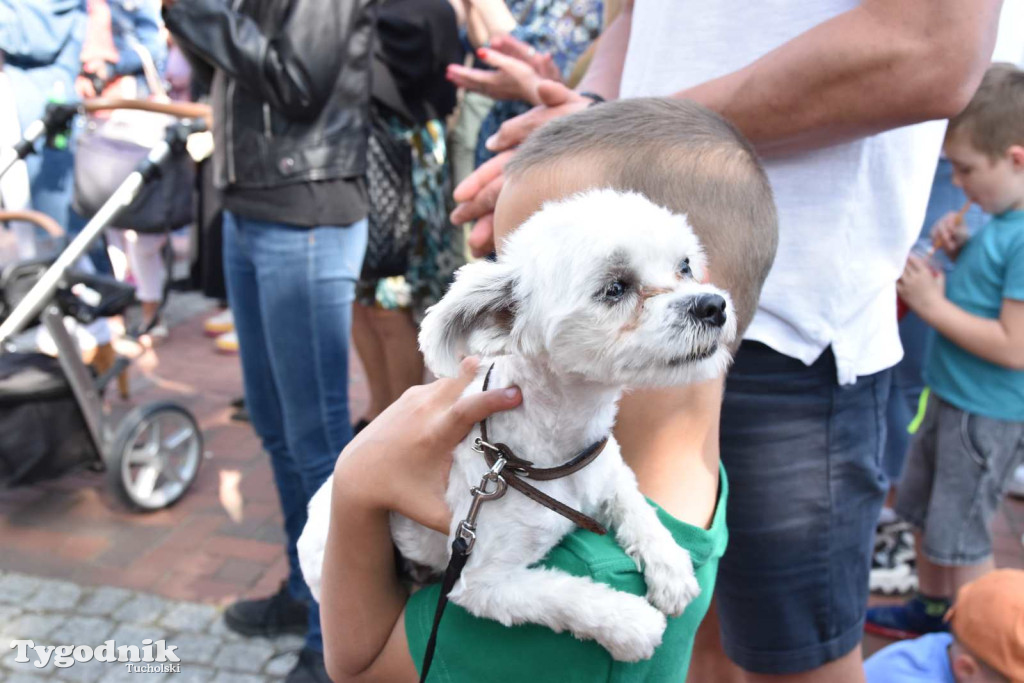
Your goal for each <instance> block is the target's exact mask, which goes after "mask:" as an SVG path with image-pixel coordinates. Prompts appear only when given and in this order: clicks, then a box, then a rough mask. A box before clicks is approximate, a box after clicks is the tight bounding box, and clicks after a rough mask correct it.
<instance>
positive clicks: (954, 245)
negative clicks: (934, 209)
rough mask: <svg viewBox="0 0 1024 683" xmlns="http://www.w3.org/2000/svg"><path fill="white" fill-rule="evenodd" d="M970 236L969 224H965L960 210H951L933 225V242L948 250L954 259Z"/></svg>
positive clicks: (947, 253) (947, 252)
mask: <svg viewBox="0 0 1024 683" xmlns="http://www.w3.org/2000/svg"><path fill="white" fill-rule="evenodd" d="M969 237H970V235H969V234H968V232H967V226H966V225H964V220H963V217H962V216H961V215H960V212H959V211H950V212H949V213H947V214H946V215H945V216H943V217H942V218H940V219H939V220H937V221H936V222H935V225H934V226H933V227H932V244H934V245H936V246H937V247H938V248H940V249H942V250H943V251H944V252H946V255H947V256H949V258H951V259H953V260H954V261H955V260H956V258H957V256H959V255H960V250H961V249H963V247H964V245H965V244H967V240H968V238H969Z"/></svg>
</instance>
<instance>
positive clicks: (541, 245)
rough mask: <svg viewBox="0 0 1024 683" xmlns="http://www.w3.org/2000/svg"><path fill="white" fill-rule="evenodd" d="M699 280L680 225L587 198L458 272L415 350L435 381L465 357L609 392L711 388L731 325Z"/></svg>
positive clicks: (630, 205) (607, 194)
mask: <svg viewBox="0 0 1024 683" xmlns="http://www.w3.org/2000/svg"><path fill="white" fill-rule="evenodd" d="M705 280H706V263H705V256H704V252H703V251H702V249H701V246H700V243H699V242H698V240H697V237H696V235H695V234H694V232H693V230H692V229H691V228H690V226H689V224H688V223H687V221H686V218H685V217H684V216H680V215H677V214H673V213H671V212H670V211H668V210H667V209H664V208H662V207H659V206H657V205H655V204H653V203H651V202H650V201H649V200H648V199H646V198H644V197H643V196H641V195H638V194H632V193H621V192H616V191H613V190H592V191H589V192H586V193H583V194H579V195H575V196H573V197H570V198H568V199H565V200H563V201H560V202H557V203H549V204H545V205H544V207H543V208H542V209H541V210H540V211H538V212H537V213H535V214H534V215H533V216H531V217H530V219H529V220H527V221H526V222H525V223H523V225H522V226H520V228H519V229H518V230H517V231H516V232H515V233H514V234H512V235H511V236H510V237H509V239H508V240H507V241H506V242H505V245H504V249H503V252H502V255H501V257H500V258H499V259H498V261H497V262H486V261H478V262H476V263H471V264H468V265H466V266H463V267H462V268H461V269H460V270H459V272H458V273H457V275H456V279H455V282H454V283H453V284H452V286H451V288H450V289H449V290H448V292H447V294H445V296H444V298H442V299H441V301H439V302H438V303H437V305H435V306H433V307H432V308H431V309H430V310H429V311H428V312H427V315H426V318H425V319H424V320H423V325H422V328H421V331H420V347H421V348H422V350H423V353H424V356H425V358H426V361H427V365H428V366H429V367H430V368H431V369H432V370H433V371H434V372H435V373H436V374H438V375H441V376H450V375H454V374H455V373H456V372H457V370H458V363H459V361H460V360H461V358H462V357H464V356H466V355H469V354H475V355H481V356H498V355H506V354H514V355H521V356H525V357H533V358H537V359H538V360H541V361H543V362H545V363H546V364H547V365H548V366H549V367H550V368H551V369H552V370H554V371H555V372H558V373H572V374H578V375H582V376H584V377H586V378H588V379H589V380H592V381H597V382H602V383H608V384H619V385H624V386H636V387H638V386H673V385H679V384H686V383H689V382H695V381H700V380H704V379H710V378H712V377H716V376H718V375H719V374H721V373H723V372H724V371H725V369H726V367H727V365H728V362H729V358H730V356H729V349H728V345H729V344H730V343H731V342H732V341H733V339H734V337H735V335H736V317H735V313H734V311H733V307H732V302H731V300H730V299H729V295H728V294H727V293H726V292H724V291H722V290H720V289H718V288H717V287H715V286H713V285H710V284H707V283H706V282H705Z"/></svg>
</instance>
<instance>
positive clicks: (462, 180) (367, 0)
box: [0, 0, 1024, 683]
mask: <svg viewBox="0 0 1024 683" xmlns="http://www.w3.org/2000/svg"><path fill="white" fill-rule="evenodd" d="M0 55H2V58H3V68H2V71H0V144H2V145H5V146H7V145H10V144H13V142H15V141H17V139H18V138H19V136H20V134H21V131H24V130H25V129H26V128H27V127H28V126H29V124H30V123H31V122H32V121H33V120H35V119H37V118H39V117H40V116H41V115H42V112H43V109H44V107H45V104H46V103H47V101H53V100H69V99H72V98H74V97H80V98H89V97H94V96H97V95H100V94H106V95H108V96H109V95H112V94H116V95H117V96H120V97H172V96H173V97H181V98H186V97H187V98H189V99H203V100H207V101H209V102H210V104H211V106H212V111H213V140H214V146H213V154H212V159H210V160H209V161H207V162H205V163H203V164H202V166H201V167H200V169H199V172H198V174H197V183H196V187H197V194H198V196H199V201H198V203H199V206H200V208H199V210H198V211H197V213H196V221H195V225H194V226H193V229H192V236H193V239H194V240H195V241H196V242H197V243H198V244H199V245H200V246H199V248H198V250H197V254H198V256H197V258H196V266H197V267H196V270H197V271H199V279H200V280H201V281H202V284H203V289H204V291H206V292H207V293H208V294H210V295H212V296H216V297H217V298H222V299H224V300H225V303H226V305H227V311H226V312H225V313H224V314H222V315H220V316H218V318H217V320H215V321H212V322H211V328H216V330H217V331H218V332H230V333H231V334H233V335H235V337H234V338H235V339H237V349H238V353H239V358H240V361H241V366H242V375H243V380H244V387H245V410H246V412H247V416H248V419H249V420H250V421H251V423H252V427H253V429H254V430H255V431H256V433H257V434H258V435H259V437H260V439H261V441H262V444H263V448H264V450H265V451H266V453H267V454H268V457H269V459H270V463H271V466H272V468H273V473H274V481H275V485H276V488H277V492H278V494H279V498H280V503H281V509H282V512H283V518H284V530H285V534H286V537H287V542H286V551H287V554H288V558H289V566H290V573H289V576H288V579H287V580H286V581H285V582H284V583H283V584H282V586H281V588H280V590H279V591H278V592H277V593H276V594H274V595H271V596H268V597H267V598H265V599H259V600H244V601H239V602H237V603H235V604H233V605H232V606H231V607H229V608H228V609H227V610H226V612H225V620H226V623H227V625H228V626H229V627H230V628H232V629H234V630H236V631H238V632H240V633H243V634H246V635H263V636H266V635H276V634H279V633H286V632H292V633H298V634H301V635H303V636H304V637H305V643H304V646H303V649H302V652H301V655H300V657H299V660H298V663H297V665H296V668H295V670H294V671H292V672H291V674H290V675H289V677H288V681H290V682H291V683H299V682H300V681H326V680H329V678H332V679H333V680H335V681H389V682H390V681H414V680H417V678H418V667H419V666H420V665H421V662H422V660H423V655H424V652H425V651H426V648H427V644H426V643H427V640H428V637H429V634H430V630H431V623H432V619H433V609H434V605H435V604H436V601H437V597H438V595H437V594H438V591H439V590H440V588H439V586H437V585H433V586H429V587H427V588H425V589H423V590H418V591H415V592H410V590H409V587H408V584H407V582H406V581H405V580H404V578H403V576H402V575H401V574H400V573H399V571H398V569H397V568H396V563H395V557H394V554H395V551H394V548H393V546H392V544H391V540H390V536H389V533H388V515H389V513H394V512H397V513H400V514H402V515H404V516H406V517H409V518H411V519H413V520H415V521H419V522H421V523H423V524H424V525H426V526H428V527H431V528H435V529H438V530H440V531H443V532H444V533H447V532H448V529H449V526H450V513H448V512H447V507H446V505H445V502H444V486H443V484H444V482H445V480H446V471H447V467H448V466H449V465H450V457H446V455H445V454H450V452H451V450H452V448H453V447H454V445H455V444H456V443H458V442H459V441H461V440H462V439H463V438H464V437H465V436H466V435H467V434H468V433H469V432H470V431H471V430H472V429H474V428H475V425H476V423H477V422H478V421H479V420H480V419H482V418H484V417H486V416H488V415H490V414H492V413H494V412H497V411H501V410H510V409H514V408H515V407H516V406H518V405H519V404H520V402H521V401H522V400H523V393H522V392H520V391H518V390H516V389H515V388H514V387H498V388H493V389H491V390H489V391H485V392H482V393H479V394H475V395H469V396H462V392H463V390H464V389H465V388H466V387H467V386H468V385H469V383H470V382H471V381H472V379H473V378H474V377H475V376H476V374H477V372H478V370H479V368H478V366H477V364H476V362H474V361H471V360H470V361H467V362H466V363H465V364H464V366H463V368H462V370H461V372H460V374H459V376H458V377H457V378H442V379H439V380H436V381H433V382H431V383H430V384H428V385H426V386H425V387H421V388H416V389H412V388H413V387H416V386H417V385H421V384H423V383H424V381H425V379H426V377H425V374H427V373H425V370H426V369H425V367H424V360H423V356H422V354H421V352H420V350H419V348H418V345H417V333H418V327H419V323H420V321H421V320H422V318H423V315H424V312H425V310H426V309H427V308H428V307H430V306H431V305H433V304H435V303H436V302H437V301H438V300H439V299H440V297H441V296H442V295H443V294H444V292H445V291H446V289H447V287H448V285H449V284H450V282H451V281H452V279H453V277H454V274H455V272H456V271H457V270H458V268H459V267H460V266H462V265H463V264H465V263H467V261H470V260H472V259H473V258H493V255H494V253H495V252H497V253H500V252H501V249H502V242H503V240H504V238H505V237H507V236H508V235H509V234H510V233H511V232H513V231H514V230H515V229H516V227H517V226H518V225H520V224H521V223H522V222H523V221H524V220H526V219H527V218H528V217H529V216H530V215H532V214H533V213H534V212H536V211H537V210H538V209H539V208H540V207H541V206H542V205H543V204H544V203H545V202H548V201H554V200H558V199H561V198H564V197H568V196H570V195H573V194H575V193H578V192H581V191H584V190H586V189H589V188H595V187H612V188H615V189H620V190H629V191H634V192H638V193H640V194H642V195H644V196H646V197H648V198H649V199H651V200H652V201H654V202H655V203H657V204H660V205H662V206H665V207H668V208H669V209H671V210H672V211H674V212H678V213H684V214H686V216H687V218H688V220H689V222H690V224H691V225H692V226H693V228H694V230H695V232H696V233H697V234H698V236H699V237H700V239H701V241H702V242H703V244H704V247H705V249H706V251H707V253H708V257H709V262H710V272H711V276H710V277H711V280H712V282H713V283H714V284H716V285H718V286H720V287H722V288H723V289H726V290H728V291H729V292H730V294H731V296H732V298H733V301H734V303H735V306H736V314H737V319H738V323H739V327H740V332H741V334H742V342H741V343H738V344H737V347H736V349H735V350H734V351H735V353H734V361H733V363H732V366H731V367H730V369H729V371H728V374H727V375H726V376H725V377H722V378H719V379H717V380H714V381H711V382H708V383H704V384H700V385H695V386H688V387H684V388H676V389H671V390H644V391H635V392H631V393H629V394H627V396H625V397H624V398H623V400H622V401H621V403H620V407H619V414H618V420H617V423H616V428H615V437H616V439H617V440H618V442H619V444H620V445H621V449H622V453H623V457H624V459H625V460H626V462H627V463H628V464H629V465H630V466H631V467H632V469H633V470H634V472H635V473H636V475H637V480H638V483H639V485H640V489H641V491H642V492H643V493H644V494H645V495H646V496H648V498H650V499H651V500H652V501H653V502H655V503H657V504H658V506H660V511H661V512H662V513H664V515H663V522H664V523H665V524H666V526H667V527H668V528H669V529H670V531H672V534H673V538H674V539H675V540H676V542H677V543H678V544H679V545H681V546H682V547H683V548H685V549H686V550H688V551H689V552H690V554H691V556H692V557H693V560H694V565H695V567H696V569H697V572H698V577H699V579H700V584H701V588H702V594H701V597H700V598H699V599H698V600H696V601H694V602H693V603H691V604H690V606H689V607H688V608H687V610H686V611H685V612H684V613H683V615H682V616H681V617H679V618H678V619H674V620H670V623H671V625H670V628H669V630H668V631H667V632H666V637H665V641H664V642H663V644H662V645H661V646H660V647H659V648H658V649H657V651H656V652H655V655H654V657H652V658H651V659H650V660H648V661H645V662H639V663H623V662H616V661H614V660H613V659H612V658H611V656H610V655H609V654H608V653H607V652H605V651H604V650H603V649H602V648H600V646H598V645H596V644H595V643H593V642H587V643H583V642H580V641H577V640H575V639H573V638H572V636H571V635H569V634H567V633H557V634H556V633H554V632H552V631H550V630H549V629H546V628H544V627H531V628H526V627H522V626H509V625H502V624H498V623H497V622H484V621H482V620H479V619H475V618H474V617H473V616H472V615H470V614H468V613H467V612H465V611H463V610H460V609H459V608H458V607H456V606H450V607H449V611H448V612H446V614H445V619H444V621H443V622H442V625H441V628H440V632H439V637H438V645H437V650H436V653H435V654H434V665H433V668H432V670H431V677H430V680H448V681H522V680H526V679H530V678H532V679H536V680H538V681H545V680H551V681H598V680H601V681H605V680H607V681H633V680H647V681H669V680H672V681H679V680H684V679H685V680H689V681H692V682H694V683H704V682H714V683H718V682H723V683H731V682H743V681H794V682H797V681H799V682H800V683H804V682H808V683H814V682H816V681H822V682H828V683H847V682H850V683H856V682H860V681H865V680H866V681H869V682H870V683H881V682H883V681H893V682H901V683H902V682H909V681H956V682H957V683H969V682H973V681H1020V680H1024V602H1022V600H1024V572H1021V571H1018V570H1012V569H1003V570H996V567H995V562H994V559H993V547H992V523H993V519H994V517H995V515H996V514H998V509H999V506H1000V505H1001V503H1002V500H1003V497H1004V496H1005V495H1006V493H1007V492H1010V493H1014V492H1015V493H1016V494H1017V495H1024V72H1022V71H1021V67H1022V66H1024V2H1022V0H1005V2H1000V0H904V1H903V2H899V3H892V2H881V1H878V0H861V1H860V2H851V1H849V0H815V1H814V2H809V3H808V2H795V1H792V0H779V1H778V2H774V3H748V2H742V1H741V0H719V1H718V2H715V3H695V2H683V1H681V0H632V1H630V0H621V1H615V0H572V1H569V0H531V1H520V0H377V1H376V2H374V0H331V1H330V2H324V1H323V0H263V1H261V2H256V1H254V0H241V1H239V2H232V3H229V2H226V1H225V0H162V2H158V0H88V1H86V0H0ZM80 134H81V132H80V131H72V134H71V139H70V141H69V142H67V143H63V142H62V141H60V140H48V141H46V143H45V144H41V145H40V147H39V150H38V152H39V153H38V154H35V155H33V156H30V157H29V158H28V159H27V164H25V165H24V166H19V167H18V168H17V170H16V172H13V173H9V174H7V175H6V176H5V177H4V178H3V184H2V185H0V190H2V198H3V206H4V207H12V206H17V205H31V206H32V207H34V208H37V209H39V210H41V211H43V212H44V213H47V214H48V215H50V216H52V217H54V218H55V219H57V220H58V222H59V223H60V224H61V225H62V226H64V227H65V228H66V230H67V231H68V232H69V233H72V234H73V233H74V232H76V231H77V230H80V229H81V226H82V225H83V224H84V220H85V218H87V216H82V215H80V214H79V213H78V212H76V211H75V210H74V208H73V206H72V204H73V202H72V200H71V196H72V192H73V184H74V183H73V172H72V169H73V165H74V163H75V162H74V152H75V141H76V136H78V135H80ZM183 200H185V199H184V198H183ZM187 201H192V198H187ZM17 229H18V230H19V235H20V239H21V241H22V243H23V244H24V248H23V249H22V250H21V251H22V253H21V256H22V257H28V256H32V255H33V254H34V253H35V250H36V247H37V241H38V236H36V235H34V234H33V233H32V232H31V231H30V230H26V229H25V228H23V227H19V228H17ZM622 229H623V230H642V226H632V225H623V226H622ZM109 242H110V244H111V245H112V246H114V247H116V246H118V244H121V245H123V252H124V253H125V254H126V256H125V260H126V263H127V271H128V272H130V277H131V278H132V279H133V280H134V281H135V282H136V284H137V287H138V292H139V294H138V296H139V299H140V300H141V302H142V305H143V314H144V318H145V319H146V320H147V321H148V322H149V323H151V325H150V327H151V328H152V329H151V330H150V331H153V329H158V328H154V327H153V325H155V324H156V323H157V322H158V320H157V318H158V316H159V310H160V309H159V301H160V299H161V298H162V290H163V288H164V281H165V278H166V273H165V271H164V270H163V263H162V258H161V255H160V254H161V250H162V249H166V248H168V247H167V245H166V244H165V242H166V239H165V236H163V235H141V234H135V233H134V232H132V231H127V232H112V233H111V234H110V236H109ZM915 245H916V246H915ZM109 251H110V250H103V249H101V250H99V252H96V253H94V254H93V257H94V258H93V263H92V267H94V268H96V269H97V270H100V271H107V272H117V271H121V272H117V274H119V275H120V276H122V277H125V274H124V272H123V271H124V270H125V269H124V268H113V269H112V268H111V267H110V262H109V260H108V258H107V255H108V253H109ZM912 252H913V253H912ZM115 265H116V264H115ZM500 314H501V312H491V315H495V316H497V315H500ZM509 314H510V315H511V314H512V313H509ZM97 336H100V337H102V336H103V332H102V331H100V332H98V333H97ZM350 340H351V341H352V343H353V344H354V348H355V351H356V352H357V354H358V356H359V358H360V360H361V363H362V365H363V367H364V368H365V370H366V375H367V380H368V385H369V389H370V395H371V401H370V406H369V409H368V412H367V413H365V414H363V415H353V414H351V411H350V409H349V400H348V388H349V387H348V380H349V351H350V347H349V343H350ZM101 345H102V343H101ZM98 360H99V359H98ZM101 365H102V362H101ZM108 367H109V365H108ZM99 369H100V370H101V371H102V369H103V368H102V367H101V368H99ZM410 389H412V390H411V391H410ZM566 410H568V407H566ZM339 454H341V457H340V458H339ZM332 473H334V474H335V475H336V476H335V480H334V484H333V486H334V497H333V501H334V502H333V503H332V505H333V508H332V519H333V520H334V523H333V524H332V525H331V532H330V533H331V535H330V538H329V540H328V546H327V554H326V559H325V563H324V588H323V595H322V598H323V602H322V603H321V604H318V603H317V602H316V601H315V600H314V599H313V597H312V594H311V593H310V590H309V588H308V587H307V585H306V582H305V580H304V578H303V575H302V572H301V568H300V566H299V561H298V553H297V549H296V544H297V542H298V538H299V536H300V534H301V532H302V530H303V528H304V526H305V524H306V518H307V505H308V503H309V501H310V499H311V497H312V496H313V494H314V493H315V492H316V491H317V490H318V489H319V488H320V486H321V485H322V484H323V482H324V481H325V480H326V479H327V478H328V477H329V476H330V475H331V474H332ZM589 533H590V532H587V531H584V530H580V531H578V532H576V533H575V534H574V536H576V537H577V538H579V537H581V536H585V535H586V534H589ZM1022 542H1024V539H1022ZM559 552H560V553H561V554H560V555H558V557H553V558H550V564H548V565H546V566H549V567H553V568H556V569H558V570H561V571H572V572H575V573H578V574H581V575H584V576H589V577H591V578H592V579H593V580H595V581H599V582H602V583H608V584H610V585H613V586H615V587H616V588H620V589H622V590H631V589H632V588H630V587H631V586H632V587H633V588H636V586H637V585H638V584H637V583H636V581H635V580H633V578H635V577H636V576H639V574H638V573H637V572H638V568H636V567H635V565H632V560H631V559H629V558H628V557H627V556H626V555H625V551H623V550H622V549H619V548H616V547H614V545H609V546H607V547H606V546H600V545H598V544H594V543H592V542H590V541H589V540H578V541H577V542H575V543H566V544H563V546H560V548H559ZM616 562H618V564H616ZM611 566H615V567H617V568H616V569H615V570H614V571H610V570H609V569H608V567H611ZM570 568H571V569H570ZM630 577H633V578H630ZM639 586H640V587H639V588H636V590H638V591H639V592H640V594H641V595H642V594H643V588H642V581H641V582H640V584H639ZM869 588H881V589H886V588H889V589H894V590H896V589H898V590H899V591H900V592H912V593H913V597H911V598H910V599H909V600H908V601H907V602H905V603H903V604H894V605H888V606H879V607H872V608H871V609H868V599H869ZM865 630H867V631H869V632H874V633H878V634H883V635H886V636H889V637H894V638H899V639H903V642H900V643H897V644H895V645H892V646H890V647H888V648H885V649H883V650H882V651H880V652H879V653H877V654H875V655H874V656H873V657H871V658H870V659H869V660H868V661H867V663H866V664H865V662H864V655H863V652H862V649H861V640H862V638H863V634H864V632H865Z"/></svg>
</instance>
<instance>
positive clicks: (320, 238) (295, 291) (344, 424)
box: [224, 212, 366, 651]
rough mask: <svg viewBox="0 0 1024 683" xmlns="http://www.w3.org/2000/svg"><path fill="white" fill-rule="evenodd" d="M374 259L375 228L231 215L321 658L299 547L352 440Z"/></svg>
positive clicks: (287, 516) (267, 443) (240, 283)
mask: <svg viewBox="0 0 1024 683" xmlns="http://www.w3.org/2000/svg"><path fill="white" fill-rule="evenodd" d="M365 252H366V221H365V220H361V221H359V222H357V223H353V224H352V225H349V226H321V227H316V228H308V229H307V228H297V227H291V226H288V225H283V224H280V223H268V222H264V221H258V220H252V219H249V218H243V217H241V216H236V215H235V214H232V213H231V212H225V213H224V271H225V278H226V280H227V288H228V302H229V303H230V305H231V311H232V313H233V314H234V318H235V330H236V332H237V333H238V342H239V353H240V355H241V360H242V378H243V380H244V382H245V402H246V407H247V408H248V410H249V416H250V418H251V420H252V425H253V428H254V429H255V430H256V433H257V434H258V435H259V437H260V439H261V440H262V442H263V448H264V449H265V450H266V452H267V453H269V454H270V462H271V465H272V467H273V470H274V480H275V482H276V484H277V492H278V496H279V497H280V501H281V511H282V513H283V514H284V527H285V534H286V536H287V540H288V562H289V567H290V572H289V576H288V589H289V591H290V592H291V594H292V595H293V596H295V597H296V598H298V599H300V600H305V601H307V602H308V603H309V605H310V611H309V632H308V634H307V636H306V645H307V647H310V648H312V649H314V650H317V651H323V637H322V635H321V631H320V613H319V607H318V606H317V604H316V602H315V601H314V600H313V597H312V595H310V592H309V588H308V587H307V586H306V583H305V581H304V580H303V578H302V572H301V570H300V568H299V559H298V553H297V551H296V548H295V544H296V542H297V541H298V539H299V535H300V534H301V533H302V529H303V527H304V526H305V524H306V506H307V504H308V503H309V499H310V498H312V496H313V494H314V493H316V491H317V489H319V488H320V485H321V484H323V482H324V480H326V479H327V477H328V476H330V474H331V472H332V471H333V469H334V463H335V461H336V460H337V457H338V455H339V454H340V453H341V450H342V449H343V448H344V447H345V445H346V444H347V443H348V441H349V440H350V439H351V438H352V426H351V424H350V421H349V410H348V344H349V333H350V331H351V325H352V301H353V299H354V298H355V285H356V279H357V278H358V277H359V272H360V270H361V269H362V263H363V255H364V253H365Z"/></svg>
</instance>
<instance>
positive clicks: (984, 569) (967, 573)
mask: <svg viewBox="0 0 1024 683" xmlns="http://www.w3.org/2000/svg"><path fill="white" fill-rule="evenodd" d="M948 569H949V572H950V580H949V583H950V587H951V588H952V591H953V592H952V593H951V594H950V599H955V598H956V594H957V593H959V592H960V589H961V588H963V587H964V586H965V585H966V584H968V583H970V582H971V581H974V580H975V579H980V578H981V577H982V576H984V575H985V574H988V573H989V572H993V571H995V569H996V561H995V558H994V557H993V556H991V555H990V556H989V557H988V559H986V560H984V561H982V562H979V563H978V564H968V565H963V566H959V567H948Z"/></svg>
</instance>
